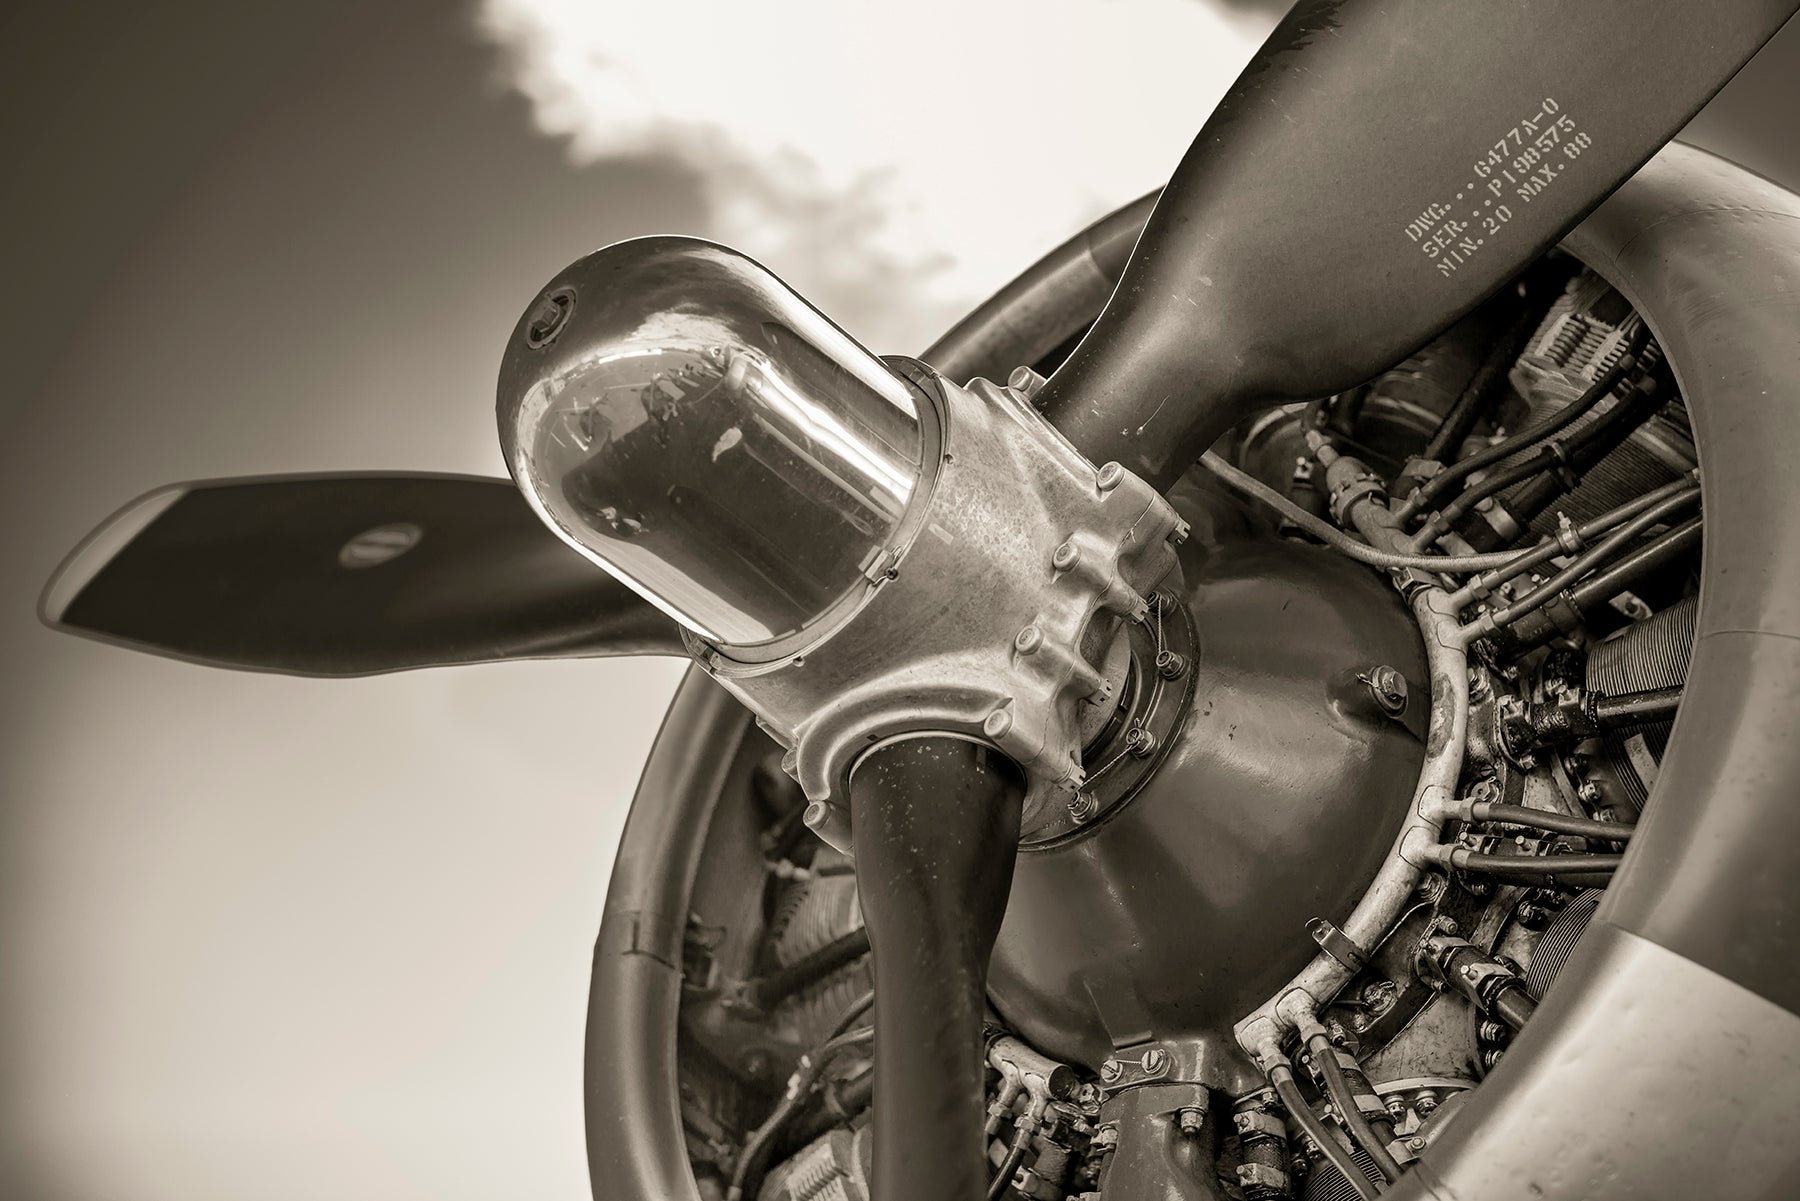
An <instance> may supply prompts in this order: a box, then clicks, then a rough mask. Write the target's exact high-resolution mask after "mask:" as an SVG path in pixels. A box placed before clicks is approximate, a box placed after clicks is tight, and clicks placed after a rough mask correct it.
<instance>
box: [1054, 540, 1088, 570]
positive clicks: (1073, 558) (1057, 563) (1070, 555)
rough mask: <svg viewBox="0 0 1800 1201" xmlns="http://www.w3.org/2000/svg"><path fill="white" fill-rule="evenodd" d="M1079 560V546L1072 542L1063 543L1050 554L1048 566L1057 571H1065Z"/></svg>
mask: <svg viewBox="0 0 1800 1201" xmlns="http://www.w3.org/2000/svg"><path fill="white" fill-rule="evenodd" d="M1079 562H1081V548H1080V547H1079V546H1076V545H1075V544H1074V543H1073V542H1065V543H1063V544H1062V545H1061V546H1059V547H1057V548H1056V553H1055V554H1053V555H1051V556H1050V566H1052V567H1054V568H1056V570H1058V571H1067V570H1069V569H1070V568H1071V567H1073V566H1075V564H1077V563H1079Z"/></svg>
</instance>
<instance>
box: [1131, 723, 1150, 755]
mask: <svg viewBox="0 0 1800 1201" xmlns="http://www.w3.org/2000/svg"><path fill="white" fill-rule="evenodd" d="M1125 749H1126V750H1128V751H1130V752H1131V753H1132V754H1133V755H1135V756H1137V757H1138V758H1139V759H1148V758H1149V757H1150V756H1151V754H1152V753H1154V752H1155V750H1156V735H1155V734H1152V733H1151V732H1150V731H1149V730H1146V729H1145V728H1144V727H1143V726H1132V727H1131V728H1130V729H1129V730H1127V731H1125Z"/></svg>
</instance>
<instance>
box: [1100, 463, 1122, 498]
mask: <svg viewBox="0 0 1800 1201" xmlns="http://www.w3.org/2000/svg"><path fill="white" fill-rule="evenodd" d="M1124 478H1125V468H1123V467H1122V466H1120V465H1119V464H1117V463H1102V464H1100V470H1099V472H1098V473H1097V474H1095V476H1094V483H1096V484H1098V485H1100V491H1102V492H1111V491H1112V490H1113V489H1114V488H1117V487H1118V486H1119V481H1120V480H1122V479H1124Z"/></svg>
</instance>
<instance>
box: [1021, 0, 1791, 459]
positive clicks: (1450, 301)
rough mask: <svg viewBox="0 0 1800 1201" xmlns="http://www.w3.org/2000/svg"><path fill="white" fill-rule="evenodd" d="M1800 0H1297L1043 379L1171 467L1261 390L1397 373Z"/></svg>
mask: <svg viewBox="0 0 1800 1201" xmlns="http://www.w3.org/2000/svg"><path fill="white" fill-rule="evenodd" d="M1796 7H1800V4H1797V3H1796V0H1709V2H1708V3H1705V4H1670V3H1666V2H1665V0H1508V2H1507V3H1493V4H1477V3H1467V2H1465V3H1446V2H1445V0H1301V2H1300V3H1298V4H1296V5H1295V6H1294V8H1293V10H1292V11H1291V12H1290V13H1289V14H1288V16H1287V17H1286V18H1284V19H1283V20H1282V22H1281V24H1280V25H1279V26H1277V28H1276V29H1275V32H1274V33H1273V34H1271V35H1270V37H1269V40H1268V41H1267V42H1266V43H1265V44H1264V45H1263V47H1262V49H1261V50H1259V51H1258V52H1257V55H1256V57H1255V59H1254V60H1253V61H1252V62H1251V63H1250V65H1249V66H1248V67H1247V68H1246V69H1245V71H1244V73H1243V74H1242V75H1241V76H1240V77H1239V78H1238V80H1237V82H1236V83H1235V84H1233V85H1232V88H1231V90H1230V92H1228V93H1227V95H1226V97H1225V99H1224V100H1223V101H1222V102H1221V103H1220V105H1219V107H1218V109H1217V110H1216V111H1215V112H1214V113H1213V115H1212V117H1211V119H1210V120H1209V121H1208V122H1207V124H1206V127H1205V129H1203V130H1202V131H1201V134H1200V136H1199V138H1197V139H1196V140H1195V142H1194V144H1193V146H1192V148H1190V149H1189V151H1188V153H1187V156H1186V157H1185V158H1184V159H1183V160H1182V162H1181V165H1180V166H1179V167H1178V168H1177V169H1176V171H1175V174H1174V177H1173V178H1172V179H1171V180H1170V181H1169V186H1168V187H1167V189H1165V190H1164V192H1163V195H1162V199H1161V201H1160V202H1158V204H1157V207H1156V211H1155V213H1154V214H1153V215H1152V216H1151V218H1150V221H1149V223H1148V225H1147V226H1146V227H1145V230H1144V233H1143V236H1142V238H1140V239H1139V241H1138V244H1137V246H1136V248H1135V249H1134V250H1133V252H1132V257H1131V264H1130V267H1129V269H1128V270H1127V271H1126V272H1125V275H1124V278H1123V279H1122V280H1121V281H1120V283H1119V287H1118V290H1117V291H1116V292H1115V293H1114V294H1113V298H1112V301H1111V302H1110V303H1109V304H1108V305H1107V307H1106V310H1105V312H1104V313H1102V314H1101V316H1100V319H1099V321H1098V322H1097V323H1096V324H1095V325H1094V328H1093V331H1092V332H1091V333H1090V334H1089V335H1088V337H1087V338H1086V340H1085V341H1083V342H1082V344H1081V345H1080V347H1079V348H1078V349H1077V350H1076V351H1075V353H1074V354H1073V355H1072V356H1071V357H1070V359H1069V360H1068V362H1067V363H1066V364H1065V365H1064V366H1063V367H1062V368H1060V369H1059V370H1058V371H1057V372H1056V374H1055V375H1054V376H1053V377H1052V378H1051V380H1050V382H1049V383H1048V385H1046V387H1045V388H1044V390H1043V391H1042V392H1041V393H1039V395H1038V396H1037V398H1036V399H1037V402H1038V404H1039V405H1040V406H1042V408H1043V411H1044V414H1045V416H1047V417H1048V418H1049V419H1050V420H1051V421H1052V422H1054V423H1055V424H1056V425H1057V426H1058V427H1059V428H1060V429H1062V431H1063V432H1064V433H1065V434H1067V435H1068V436H1069V438H1070V440H1071V441H1073V442H1074V443H1075V444H1076V446H1078V447H1079V448H1080V449H1081V450H1082V451H1083V452H1084V453H1085V454H1087V455H1088V457H1090V458H1091V459H1093V460H1094V461H1095V462H1104V461H1106V460H1108V459H1116V460H1118V461H1119V462H1121V463H1124V464H1125V465H1126V466H1128V467H1132V468H1133V469H1135V470H1137V471H1138V472H1139V473H1140V474H1142V475H1144V476H1145V477H1146V478H1148V479H1151V480H1152V481H1154V482H1156V483H1157V484H1159V485H1166V484H1168V483H1170V482H1172V481H1173V480H1174V479H1175V478H1177V477H1178V476H1179V475H1180V473H1181V472H1182V471H1184V470H1186V468H1187V467H1188V465H1189V464H1191V463H1192V462H1193V461H1194V459H1195V458H1196V457H1197V456H1198V455H1199V453H1200V452H1201V451H1202V450H1204V449H1206V447H1207V446H1208V445H1210V444H1211V443H1212V441H1213V440H1214V439H1215V438H1217V437H1218V436H1219V435H1220V434H1221V433H1223V432H1224V431H1225V430H1226V429H1227V428H1229V427H1230V426H1231V425H1232V424H1233V423H1235V422H1236V421H1238V420H1240V419H1242V418H1243V417H1244V416H1246V415H1247V414H1248V413H1250V412H1253V411H1255V410H1256V409H1258V408H1263V407H1267V406H1269V405H1271V404H1276V403H1280V402H1281V401H1285V400H1309V399H1312V398H1315V397H1320V396H1327V395H1330V394H1331V393H1334V392H1338V391H1342V390H1343V389H1345V388H1348V387H1351V386H1353V385H1356V384H1359V383H1361V382H1363V381H1364V380H1366V379H1368V378H1370V377H1371V376H1373V375H1375V374H1376V373H1378V372H1380V371H1382V370H1384V369H1386V368H1387V367H1390V366H1392V365H1393V364H1394V363H1396V362H1398V361H1399V360H1401V359H1402V358H1404V357H1405V356H1406V355H1407V354H1409V353H1411V352H1412V351H1414V350H1416V349H1417V348H1418V347H1420V346H1422V345H1424V344H1425V343H1426V342H1427V341H1429V340H1430V339H1431V338H1432V336H1433V335H1435V334H1437V333H1438V332H1440V331H1441V330H1443V329H1444V328H1446V327H1447V326H1449V325H1450V324H1451V323H1452V322H1453V321H1455V320H1456V319H1457V318H1459V317H1460V316H1462V315H1463V314H1464V313H1466V312H1468V311H1469V310H1470V309H1472V308H1473V307H1474V306H1475V305H1476V304H1478V303H1479V302H1480V301H1481V300H1482V299H1483V298H1485V297H1486V296H1488V295H1489V294H1491V293H1492V292H1493V291H1494V290H1495V289H1497V288H1499V287H1501V286H1503V285H1504V284H1506V283H1507V281H1509V280H1511V279H1513V278H1514V277H1515V276H1516V275H1517V274H1518V273H1519V272H1520V271H1521V270H1522V269H1523V268H1524V267H1525V266H1526V265H1527V264H1529V263H1531V262H1532V261H1534V260H1535V259H1537V258H1538V257H1539V256H1540V255H1542V254H1543V253H1544V252H1545V251H1546V250H1547V249H1548V248H1549V247H1551V246H1553V245H1554V244H1555V243H1556V241H1557V240H1558V239H1559V238H1561V237H1562V236H1563V235H1564V234H1565V233H1567V232H1568V231H1569V230H1570V229H1571V228H1573V227H1574V226H1575V224H1576V223H1577V222H1579V221H1580V220H1581V218H1582V217H1583V216H1585V215H1586V214H1587V213H1588V212H1589V211H1590V210H1592V209H1593V208H1594V206H1595V205H1597V204H1599V203H1600V201H1601V200H1603V199H1605V198H1606V197H1607V196H1608V195H1609V194H1611V193H1612V191H1613V190H1614V189H1615V188H1617V187H1618V186H1619V184H1620V183H1622V182H1623V181H1624V180H1625V179H1626V178H1628V177H1629V176H1630V175H1631V174H1632V173H1633V172H1634V171H1636V170H1637V169H1638V168H1639V167H1640V166H1641V165H1642V164H1643V163H1644V162H1645V161H1646V160H1648V159H1649V158H1650V156H1651V155H1653V154H1655V153H1656V151H1657V150H1658V149H1659V148H1661V147H1662V146H1663V145H1664V144H1665V143H1667V142H1668V141H1669V140H1670V139H1671V138H1673V137H1674V136H1675V135H1676V134H1677V133H1678V132H1679V131H1680V130H1681V128H1682V126H1683V125H1685V124H1686V123H1687V122H1688V120H1689V119H1690V118H1692V117H1693V115H1694V114H1695V113H1696V112H1698V111H1699V109H1700V107H1701V106H1702V105H1704V104H1705V103H1706V102H1707V100H1708V99H1710V98H1711V97H1712V95H1713V93H1715V92H1717V91H1718V90H1719V88H1720V87H1722V86H1723V85H1724V84H1725V82H1726V81H1727V80H1729V79H1730V78H1731V77H1732V75H1733V74H1735V73H1736V72H1737V70H1738V68H1739V67H1741V66H1743V64H1744V63H1745V62H1746V61H1747V60H1748V59H1749V58H1750V57H1751V55H1753V54H1755V53H1756V52H1757V50H1758V49H1759V48H1760V47H1761V46H1762V44H1763V43H1764V42H1765V41H1767V40H1768V39H1769V37H1770V36H1771V35H1773V34H1774V33H1775V31H1776V30H1778V29H1780V28H1781V26H1782V25H1783V24H1784V23H1785V22H1786V21H1787V19H1788V18H1789V17H1790V16H1791V15H1792V14H1793V12H1794V10H1795V8H1796Z"/></svg>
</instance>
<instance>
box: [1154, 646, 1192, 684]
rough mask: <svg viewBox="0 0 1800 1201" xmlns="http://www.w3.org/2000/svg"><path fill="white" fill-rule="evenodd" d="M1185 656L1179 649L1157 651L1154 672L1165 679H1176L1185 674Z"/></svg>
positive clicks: (1186, 661) (1186, 665) (1186, 662)
mask: <svg viewBox="0 0 1800 1201" xmlns="http://www.w3.org/2000/svg"><path fill="white" fill-rule="evenodd" d="M1187 669H1188V660H1187V656H1186V655H1184V654H1182V653H1181V652H1180V651H1158V652H1157V654H1156V674H1157V675H1159V676H1161V677H1162V678H1163V679H1165V680H1178V679H1180V678H1181V677H1182V676H1184V675H1186V674H1187Z"/></svg>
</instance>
